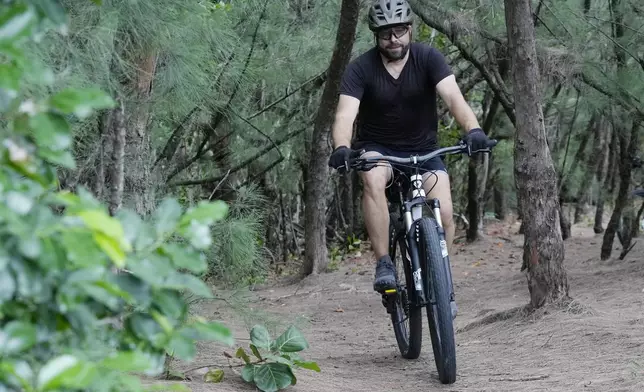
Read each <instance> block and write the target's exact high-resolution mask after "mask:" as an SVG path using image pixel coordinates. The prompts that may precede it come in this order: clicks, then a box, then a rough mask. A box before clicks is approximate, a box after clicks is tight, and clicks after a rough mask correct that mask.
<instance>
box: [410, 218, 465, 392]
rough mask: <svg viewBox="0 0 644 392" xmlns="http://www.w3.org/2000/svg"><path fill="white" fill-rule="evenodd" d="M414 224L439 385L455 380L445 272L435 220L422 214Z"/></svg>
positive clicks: (452, 340)
mask: <svg viewBox="0 0 644 392" xmlns="http://www.w3.org/2000/svg"><path fill="white" fill-rule="evenodd" d="M416 224H417V225H418V235H419V237H418V239H419V243H418V250H419V255H420V265H421V268H423V279H425V283H426V290H427V291H426V295H427V298H428V300H430V302H429V303H428V304H427V321H428V323H429V332H430V336H431V339H432V350H433V351H434V360H435V362H436V368H437V370H438V378H439V379H440V381H441V383H443V384H453V383H454V382H455V381H456V343H455V337H454V324H453V318H452V309H451V306H450V290H449V281H448V279H449V275H448V272H447V265H446V263H445V262H444V260H443V254H442V252H441V247H440V239H439V235H438V230H437V228H438V226H437V223H436V220H435V219H433V218H430V217H424V218H422V219H420V220H419V221H418V222H417V223H416Z"/></svg>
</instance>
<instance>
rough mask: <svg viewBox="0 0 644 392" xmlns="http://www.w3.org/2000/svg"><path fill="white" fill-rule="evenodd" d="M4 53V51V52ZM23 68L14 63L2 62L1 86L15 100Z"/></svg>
mask: <svg viewBox="0 0 644 392" xmlns="http://www.w3.org/2000/svg"><path fill="white" fill-rule="evenodd" d="M3 54H4V53H3ZM21 78H22V69H20V68H19V67H17V66H16V65H14V64H12V63H3V64H0V88H3V89H4V91H5V94H8V95H9V97H10V98H11V99H10V100H13V98H15V97H16V96H17V95H18V90H19V89H20V80H21Z"/></svg>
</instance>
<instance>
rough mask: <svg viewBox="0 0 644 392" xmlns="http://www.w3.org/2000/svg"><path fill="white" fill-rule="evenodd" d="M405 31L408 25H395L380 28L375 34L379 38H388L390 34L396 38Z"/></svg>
mask: <svg viewBox="0 0 644 392" xmlns="http://www.w3.org/2000/svg"><path fill="white" fill-rule="evenodd" d="M407 31H409V26H396V27H391V28H389V29H386V30H380V31H378V32H377V33H376V35H377V36H378V38H380V39H384V40H390V39H391V36H392V35H393V36H394V37H396V38H400V37H402V36H403V35H405V34H406V33H407Z"/></svg>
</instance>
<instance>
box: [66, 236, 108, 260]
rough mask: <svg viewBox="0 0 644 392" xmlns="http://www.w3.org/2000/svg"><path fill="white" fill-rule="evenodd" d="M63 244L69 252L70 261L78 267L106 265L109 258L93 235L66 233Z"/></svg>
mask: <svg viewBox="0 0 644 392" xmlns="http://www.w3.org/2000/svg"><path fill="white" fill-rule="evenodd" d="M62 244H63V245H64V246H65V250H66V251H67V258H68V260H69V261H70V262H72V263H73V264H74V265H76V266H78V267H89V266H96V265H105V264H106V261H107V257H106V255H105V253H104V252H102V251H101V249H100V248H99V247H98V244H97V243H96V242H95V241H94V237H93V235H92V234H91V233H87V232H81V231H65V232H63V233H62Z"/></svg>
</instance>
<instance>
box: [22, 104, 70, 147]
mask: <svg viewBox="0 0 644 392" xmlns="http://www.w3.org/2000/svg"><path fill="white" fill-rule="evenodd" d="M29 125H30V126H31V129H32V132H33V135H34V139H35V141H36V144H37V145H38V146H40V147H47V148H48V149H49V150H51V151H62V150H65V149H67V148H69V147H70V146H71V143H72V138H71V136H70V130H69V123H68V122H67V120H65V118H64V117H63V116H61V115H59V114H56V113H38V114H36V115H35V116H32V117H30V118H29Z"/></svg>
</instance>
